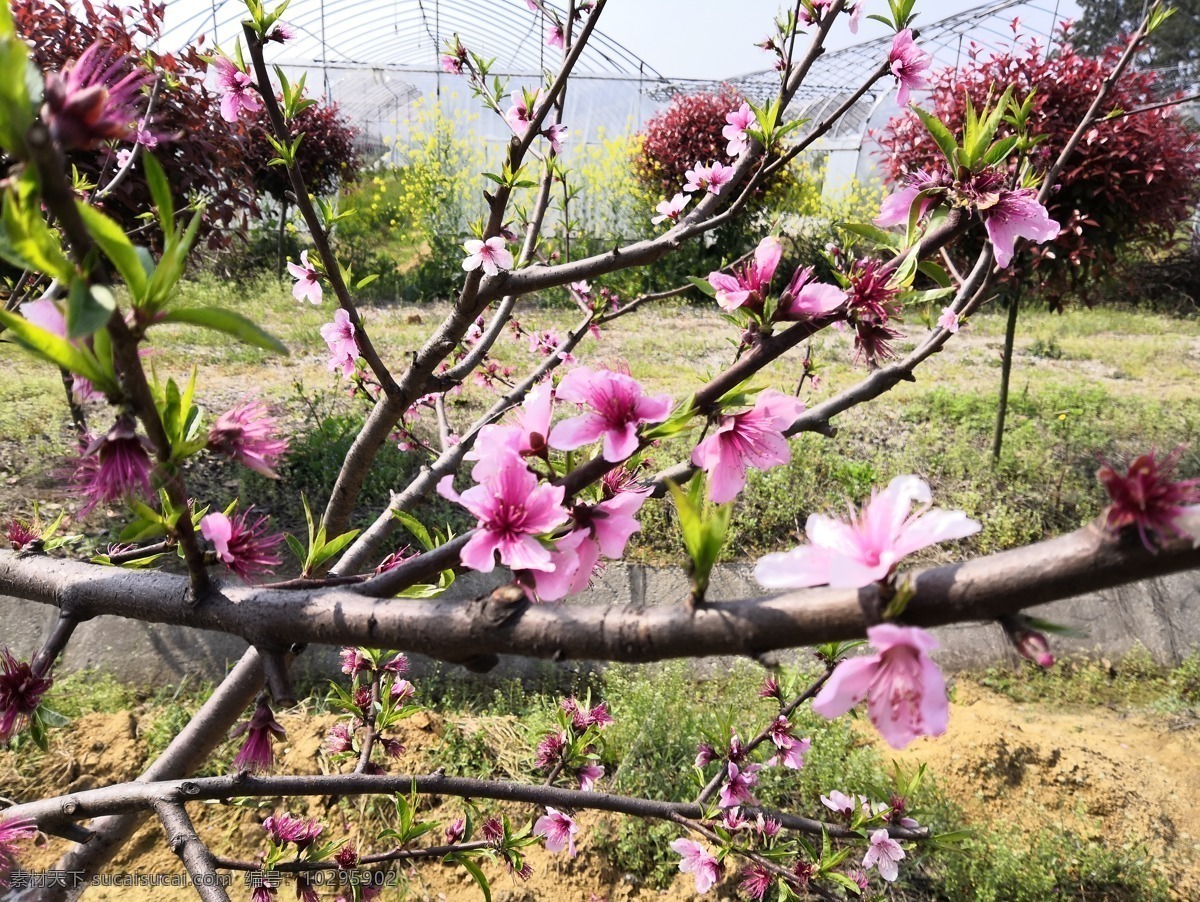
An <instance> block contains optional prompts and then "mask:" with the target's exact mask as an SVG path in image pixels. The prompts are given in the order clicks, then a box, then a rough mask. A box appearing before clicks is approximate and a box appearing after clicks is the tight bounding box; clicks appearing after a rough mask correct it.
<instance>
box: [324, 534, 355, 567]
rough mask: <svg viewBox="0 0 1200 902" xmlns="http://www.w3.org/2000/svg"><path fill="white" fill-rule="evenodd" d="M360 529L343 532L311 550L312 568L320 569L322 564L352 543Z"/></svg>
mask: <svg viewBox="0 0 1200 902" xmlns="http://www.w3.org/2000/svg"><path fill="white" fill-rule="evenodd" d="M360 532H362V530H361V529H352V530H350V531H349V532H344V533H342V534H341V535H340V536H336V537H334V538H333V539H331V540H330V541H328V542H324V543H322V544H321V546H320V547H319V548H315V549H313V562H312V566H313V567H320V566H321V565H322V564H323V563H325V562H326V561H327V560H329V559H330V558H331V557H333V556H334V555H335V554H337V553H338V552H339V551H341V550H342V549H343V548H345V547H346V546H347V545H349V544H350V543H351V542H353V541H354V537H355V536H357V535H358V534H359V533H360Z"/></svg>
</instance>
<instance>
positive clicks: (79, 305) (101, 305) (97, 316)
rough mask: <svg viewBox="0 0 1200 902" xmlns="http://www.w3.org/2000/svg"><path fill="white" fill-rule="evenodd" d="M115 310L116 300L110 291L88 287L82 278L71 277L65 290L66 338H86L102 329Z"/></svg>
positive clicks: (99, 287)
mask: <svg viewBox="0 0 1200 902" xmlns="http://www.w3.org/2000/svg"><path fill="white" fill-rule="evenodd" d="M116 309H117V299H116V298H115V297H113V293H112V292H111V291H109V290H108V289H107V288H105V287H104V286H103V285H95V286H91V287H89V286H88V283H87V280H86V279H84V278H83V277H82V276H78V275H77V276H73V277H72V278H71V285H70V288H69V289H68V290H67V337H68V338H71V339H78V338H86V337H87V336H89V335H91V334H92V333H93V332H96V331H98V330H100V329H103V328H104V324H105V323H106V322H108V318H109V317H110V316H111V315H112V312H113V311H114V310H116Z"/></svg>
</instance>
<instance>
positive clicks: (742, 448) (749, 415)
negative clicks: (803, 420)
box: [692, 390, 804, 504]
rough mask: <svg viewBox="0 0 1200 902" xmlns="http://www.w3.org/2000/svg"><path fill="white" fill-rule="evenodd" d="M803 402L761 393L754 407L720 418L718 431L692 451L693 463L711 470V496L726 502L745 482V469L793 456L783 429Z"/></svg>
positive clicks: (779, 394) (782, 461)
mask: <svg viewBox="0 0 1200 902" xmlns="http://www.w3.org/2000/svg"><path fill="white" fill-rule="evenodd" d="M803 410H804V402H802V401H799V400H797V399H796V398H793V397H791V396H790V395H785V394H784V393H783V392H780V391H774V390H767V391H764V392H761V393H760V394H759V396H758V398H757V399H755V402H754V408H753V409H751V410H747V411H744V412H742V413H737V414H733V415H732V416H722V417H720V418H718V420H717V427H716V430H715V431H714V432H713V434H712V435H710V436H708V438H706V439H705V440H704V441H702V442H701V443H700V444H698V445H697V446H696V447H695V448H694V449H693V450H692V463H694V464H695V465H696V466H698V467H699V468H700V469H702V470H704V471H705V472H706V473H708V477H709V483H708V497H709V500H711V501H713V502H714V503H716V504H724V503H725V502H726V501H732V500H733V499H734V498H735V497H737V494H738V492H740V491H741V490H742V487H743V486H745V484H746V469H747V467H754V468H755V469H756V470H766V469H769V468H770V467H774V466H778V465H780V464H786V463H787V462H788V461H789V460H791V459H792V455H791V449H790V448H789V447H788V441H787V439H786V438H784V436H783V430H784V429H786V428H787V427H788V426H790V425H792V422H793V421H794V420H795V419H796V417H798V416H799V415H800V414H801V412H802V411H803Z"/></svg>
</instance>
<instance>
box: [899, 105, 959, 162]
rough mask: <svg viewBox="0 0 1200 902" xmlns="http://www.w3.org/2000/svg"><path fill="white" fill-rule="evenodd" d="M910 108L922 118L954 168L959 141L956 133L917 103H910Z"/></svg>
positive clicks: (943, 154) (931, 135)
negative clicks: (955, 136) (955, 137)
mask: <svg viewBox="0 0 1200 902" xmlns="http://www.w3.org/2000/svg"><path fill="white" fill-rule="evenodd" d="M909 109H911V110H912V111H913V112H914V113H916V114H917V118H918V119H920V120H921V122H922V124H923V125H924V126H925V129H926V131H928V132H929V134H930V137H932V138H933V140H934V143H936V144H937V146H938V148H939V149H940V150H941V151H942V156H944V157H945V158H946V162H947V163H949V164H950V167H951V169H953V168H954V156H955V153H956V152H957V151H958V142H957V141H956V140H955V139H954V135H953V134H952V133H951V132H950V129H948V128H946V125H945V123H943V122H942V120H940V119H938V118H937V117H936V116H934V115H933V114H932V113H927V112H925V110H923V109H921V108H920V107H919V106H917V105H916V104H915V103H912V104H909Z"/></svg>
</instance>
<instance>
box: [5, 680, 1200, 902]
mask: <svg viewBox="0 0 1200 902" xmlns="http://www.w3.org/2000/svg"><path fill="white" fill-rule="evenodd" d="M280 719H281V721H282V723H283V724H284V726H285V727H286V728H287V730H288V742H287V744H286V745H285V746H284V747H283V748H282V749H281V750H280V752H281V757H280V770H281V771H282V772H285V773H304V772H309V773H311V772H315V771H321V770H323V769H325V768H326V766H327V762H326V760H325V758H324V757H323V755H322V753H321V745H322V742H323V739H324V736H325V733H326V731H327V730H328V728H329V726H330V725H331V724H332V723H334V721H335V720H336V718H334V717H333V716H332V715H324V716H320V717H314V718H311V719H310V718H304V717H301V716H298V715H293V716H287V715H286V714H285V715H282V716H281V718H280ZM477 726H478V724H476V723H475V722H474V721H471V720H470V719H464V720H463V721H462V722H461V723H450V722H447V721H446V720H445V719H443V718H442V717H439V716H438V715H436V714H433V713H428V712H423V713H420V714H418V715H416V716H414V717H413V718H411V719H410V720H409V721H407V722H406V723H405V725H404V730H403V733H402V735H399V737H398V738H399V739H400V741H401V742H402V743H403V744H404V745H405V746H406V748H407V751H406V753H405V755H404V759H403V760H404V762H405V764H406V766H407V767H409V768H411V769H413V770H422V769H428V768H430V767H433V766H435V763H434V761H433V758H434V757H435V756H436V755H437V753H438V750H439V749H440V748H441V747H442V744H443V739H444V737H445V736H446V733H447V731H448V730H452V729H456V728H457V729H463V730H465V731H468V732H469V731H471V730H472V729H474V728H475V727H477ZM1177 726H1186V724H1179V725H1177ZM1171 727H1172V725H1171V724H1170V723H1169V722H1167V721H1166V720H1163V719H1160V720H1154V719H1150V718H1148V717H1130V716H1125V715H1123V714H1121V713H1119V712H1115V711H1112V710H1109V709H1105V708H1099V709H1087V710H1079V711H1062V710H1053V709H1051V708H1049V707H1047V706H1045V705H1021V704H1017V703H1014V702H1012V701H1009V700H1007V699H1005V698H1003V697H1002V696H998V695H995V694H993V693H991V692H988V691H987V690H985V689H981V688H979V687H977V686H975V685H972V684H969V683H960V684H959V686H958V689H957V693H956V701H955V702H954V704H953V705H952V711H951V717H950V730H949V732H948V733H947V735H946V736H944V737H942V738H940V739H938V740H933V741H924V742H919V743H916V744H914V745H913V746H912V747H910V748H909V750H907V751H905V752H903V753H899V754H894V753H891V754H892V756H893V757H895V758H896V759H897V760H899V761H900V762H902V763H906V764H915V763H916V762H923V763H926V764H928V766H929V769H930V772H931V773H932V774H933V775H934V777H935V779H937V780H938V781H939V782H940V784H941V785H942V786H943V787H944V788H945V790H946V791H947V793H948V794H949V795H950V796H951V797H952V798H954V799H956V800H957V801H958V802H959V803H960V804H961V805H963V806H964V808H965V809H966V811H967V813H968V815H969V817H970V818H971V820H972V824H973V825H974V826H975V827H976V828H977V829H986V825H987V824H988V823H997V822H1000V821H1001V819H1003V821H1005V822H1008V823H1016V824H1020V825H1022V826H1023V827H1025V828H1027V829H1028V830H1030V831H1034V830H1037V829H1040V828H1043V827H1050V828H1054V827H1056V826H1058V827H1061V828H1064V829H1070V830H1072V831H1075V832H1078V833H1080V834H1082V835H1084V836H1087V837H1095V838H1098V839H1102V840H1106V841H1107V842H1109V843H1112V842H1113V841H1114V837H1115V838H1117V841H1119V842H1121V843H1124V842H1127V841H1133V842H1138V843H1143V844H1145V845H1146V846H1147V847H1148V848H1149V849H1150V850H1151V851H1152V852H1153V854H1154V856H1155V858H1156V860H1157V861H1158V862H1159V863H1160V864H1161V865H1162V868H1163V870H1164V872H1165V873H1166V875H1167V876H1168V877H1169V878H1170V879H1171V880H1172V881H1173V882H1174V885H1175V887H1176V890H1177V892H1178V893H1179V896H1180V898H1185V899H1195V898H1200V873H1197V872H1196V870H1195V863H1196V862H1197V861H1198V860H1200V805H1198V804H1197V802H1198V801H1200V754H1198V753H1200V731H1198V730H1197V729H1195V728H1191V729H1174V730H1173V729H1172V728H1171ZM872 741H875V739H874V737H873V738H872ZM54 749H56V750H67V751H52V752H51V753H50V754H48V755H45V756H43V757H42V759H41V760H40V761H38V762H36V765H35V766H32V767H31V766H30V762H28V761H26V762H24V764H19V763H18V762H16V761H14V760H13V759H14V758H15V756H14V755H12V754H11V753H9V754H5V753H0V783H3V784H5V785H6V786H13V787H14V788H15V789H16V790H17V792H16V794H17V795H18V796H19V797H30V796H32V795H34V794H47V793H60V792H65V791H67V790H68V789H83V788H88V787H90V786H98V785H103V784H106V783H111V782H118V781H120V780H124V779H129V778H130V777H132V776H133V775H134V774H135V773H136V772H137V771H138V769H139V767H140V761H141V759H142V755H143V753H144V751H145V749H144V743H143V742H142V740H141V738H140V737H139V735H138V722H137V719H136V717H135V716H134V715H132V714H128V713H120V714H91V715H88V716H86V717H82V718H79V719H78V720H76V721H75V722H74V723H72V724H71V725H70V726H69V727H67V729H66V735H65V736H63V737H62V738H61V739H60V740H59V741H57V742H56V743H55V745H54ZM69 750H74V751H69ZM887 751H888V752H889V753H890V752H891V750H887ZM511 763H512V764H513V765H514V766H515V765H516V764H517V762H515V761H514V762H511ZM10 777H11V778H13V780H12V782H10ZM360 804H361V805H365V803H359V802H356V803H353V804H352V806H351V807H354V808H356V810H363V809H360V808H357V806H358V805H360ZM304 805H305V803H303V802H299V803H297V804H296V806H293V807H292V808H291V809H290V810H291V811H292V813H294V814H304V815H306V816H309V817H317V818H319V819H321V820H322V821H323V822H324V823H325V824H326V825H327V829H328V830H329V831H330V832H331V833H332V834H335V835H342V834H343V830H344V829H345V828H346V827H348V826H349V825H348V824H347V823H346V822H348V821H353V820H357V817H356V816H355V815H354V814H353V813H351V812H348V811H347V809H346V808H345V807H344V805H343V804H339V803H337V802H336V801H334V800H331V799H315V800H310V801H309V802H308V803H307V806H308V807H307V810H305V808H304ZM297 806H298V807H297ZM508 810H509V813H510V815H511V816H512V817H513V818H514V819H516V820H517V821H520V820H521V819H523V818H525V817H527V816H528V815H529V811H528V809H527V808H522V807H512V808H510V809H508ZM271 811H272V809H271V808H269V807H263V808H241V807H234V806H226V805H216V804H212V805H192V806H189V813H190V814H191V816H192V819H193V821H194V823H195V825H196V829H197V831H198V832H199V833H200V835H201V836H202V837H204V839H205V840H206V841H207V842H208V843H209V845H210V848H212V849H213V851H214V852H215V853H216V854H217V855H222V856H230V857H235V858H240V859H247V858H252V857H253V856H254V855H255V853H256V851H257V850H258V849H259V848H261V847H262V846H263V835H264V834H263V830H262V827H261V823H262V820H263V819H264V818H265V817H266V816H267V815H268V814H270V813H271ZM459 811H460V808H459V803H458V802H457V800H453V799H446V800H443V801H442V802H441V807H439V808H437V809H435V810H434V811H433V812H429V813H428V815H427V816H429V817H434V818H438V817H441V818H451V817H454V816H457V814H458V813H459ZM423 815H425V812H423ZM606 819H607V820H611V819H610V818H609V817H608V816H606V815H601V814H596V813H582V814H581V815H580V817H579V818H578V820H579V823H580V828H581V830H580V837H579V843H578V845H579V855H578V857H577V858H575V859H568V858H566V857H565V856H563V855H552V854H549V853H547V852H546V851H545V850H544V849H543V848H541V847H540V846H533V847H530V848H529V850H528V859H529V862H530V864H531V865H532V866H533V869H534V874H533V877H532V878H531V879H530V880H529V881H528V882H525V883H522V882H521V881H519V880H517V879H516V878H514V877H512V876H511V875H509V874H507V873H505V871H504V869H503V867H502V866H500V865H484V871H485V872H486V873H487V875H488V877H489V879H490V880H491V881H492V889H493V899H495V900H496V902H534V900H545V899H554V900H563V902H574V900H579V902H600V900H606V902H648V900H650V899H652V898H653V899H655V900H659V902H681V900H685V899H693V898H696V896H695V892H694V889H693V885H692V881H691V878H689V877H687V876H685V875H680V876H679V877H677V878H676V880H675V882H674V883H673V884H672V886H671V887H670V889H668V890H667V891H665V892H660V891H657V890H652V889H649V888H646V887H643V886H641V885H639V883H638V881H636V880H635V879H634V878H633V877H631V876H629V875H626V874H622V873H620V872H619V871H617V870H616V869H615V868H614V867H613V866H612V864H611V862H610V861H609V860H608V858H607V857H606V856H605V855H604V854H603V852H601V851H600V850H599V849H598V847H597V843H596V842H595V839H594V837H595V836H597V835H598V834H599V833H600V832H602V831H604V830H605V824H604V821H605V820H606ZM351 829H352V828H351ZM356 838H357V837H356ZM66 848H67V843H66V842H65V841H62V840H58V839H50V840H48V841H46V842H45V844H44V845H43V846H41V847H40V848H37V849H34V850H31V851H29V852H27V853H26V854H25V855H23V856H22V863H23V865H24V867H26V868H27V869H30V870H33V871H38V870H42V869H45V868H47V867H50V866H51V865H52V863H53V862H54V860H55V859H56V858H57V857H58V855H60V854H61V853H62V852H63V851H64V850H65V849H66ZM107 873H108V874H110V875H125V874H140V875H152V874H153V875H180V876H181V877H182V875H183V873H184V872H183V868H182V866H181V865H180V863H179V860H178V859H177V858H176V857H175V855H174V854H173V853H172V852H170V850H168V849H167V848H166V846H165V845H164V843H163V838H162V830H161V828H160V827H159V825H158V824H157V822H148V823H147V824H146V825H145V826H144V827H143V828H142V829H141V830H140V831H139V832H138V834H137V835H136V837H135V838H134V840H133V841H132V842H131V843H130V844H129V845H128V846H127V847H126V848H125V849H123V850H122V851H121V853H120V855H119V857H118V858H117V859H116V860H115V861H114V862H113V865H112V866H111V867H110V868H109V870H108V872H107ZM404 879H405V885H406V887H407V893H406V894H405V895H403V896H392V897H393V898H396V897H400V898H406V899H413V900H423V902H424V900H437V902H441V900H457V899H477V898H479V893H478V890H477V889H476V888H475V886H474V884H473V883H472V882H471V878H470V877H469V876H468V875H467V874H466V873H465V872H464V871H463V870H462V869H461V868H456V867H451V866H445V867H438V866H429V865H427V866H425V867H422V868H419V869H417V868H414V869H411V870H409V871H408V872H407V873H406V874H405V875H404ZM733 889H734V884H733V883H732V882H731V881H727V885H726V887H725V890H726V891H728V892H732V891H733ZM230 893H231V896H232V897H233V898H246V897H248V896H249V888H248V887H246V886H245V884H244V881H243V879H242V878H241V876H240V875H235V876H234V882H233V885H232V886H231V887H230ZM287 893H288V894H289V895H290V893H291V890H290V889H288V890H287ZM389 895H390V894H389ZM87 898H88V899H95V900H98V902H108V900H112V902H115V900H118V899H120V900H122V902H149V900H166V902H174V900H181V902H182V900H191V899H195V898H196V896H195V895H194V894H193V893H192V892H191V891H190V890H188V889H185V888H172V887H166V886H158V887H147V886H141V887H139V886H96V887H95V888H94V889H92V890H90V891H89V892H88V894H87ZM281 898H282V896H281ZM730 898H732V896H730Z"/></svg>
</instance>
